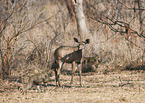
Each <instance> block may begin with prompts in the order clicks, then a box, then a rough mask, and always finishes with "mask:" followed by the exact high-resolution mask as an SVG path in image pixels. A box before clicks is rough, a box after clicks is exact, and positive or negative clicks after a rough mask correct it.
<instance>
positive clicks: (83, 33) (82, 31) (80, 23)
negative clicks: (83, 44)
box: [73, 0, 89, 40]
mask: <svg viewBox="0 0 145 103" xmlns="http://www.w3.org/2000/svg"><path fill="white" fill-rule="evenodd" d="M73 3H74V7H75V17H76V21H77V29H78V36H79V37H80V39H81V40H84V39H86V38H88V37H89V30H88V28H87V25H86V21H85V15H84V13H83V6H82V4H83V0H73Z"/></svg>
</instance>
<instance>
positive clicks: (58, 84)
mask: <svg viewBox="0 0 145 103" xmlns="http://www.w3.org/2000/svg"><path fill="white" fill-rule="evenodd" d="M58 64H59V68H58V69H55V79H56V85H57V86H59V87H60V85H61V84H60V80H59V75H60V70H61V69H62V66H63V64H64V63H63V62H59V63H58Z"/></svg>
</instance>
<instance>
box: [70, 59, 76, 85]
mask: <svg viewBox="0 0 145 103" xmlns="http://www.w3.org/2000/svg"><path fill="white" fill-rule="evenodd" d="M75 70H76V63H75V62H73V63H72V77H71V82H70V84H73V77H74V74H75Z"/></svg>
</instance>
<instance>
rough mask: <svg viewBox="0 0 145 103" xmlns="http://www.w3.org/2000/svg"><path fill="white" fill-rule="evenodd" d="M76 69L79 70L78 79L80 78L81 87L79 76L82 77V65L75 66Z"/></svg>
mask: <svg viewBox="0 0 145 103" xmlns="http://www.w3.org/2000/svg"><path fill="white" fill-rule="evenodd" d="M77 67H78V68H79V77H80V86H82V83H81V82H82V80H81V76H82V65H81V64H79V65H77Z"/></svg>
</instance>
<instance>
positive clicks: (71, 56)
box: [52, 38, 90, 86]
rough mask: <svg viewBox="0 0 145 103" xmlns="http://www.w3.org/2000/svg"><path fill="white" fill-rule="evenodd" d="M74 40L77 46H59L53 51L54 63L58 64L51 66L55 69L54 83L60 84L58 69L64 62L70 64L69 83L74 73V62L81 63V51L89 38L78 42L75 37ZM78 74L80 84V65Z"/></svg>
mask: <svg viewBox="0 0 145 103" xmlns="http://www.w3.org/2000/svg"><path fill="white" fill-rule="evenodd" d="M74 41H75V42H77V43H78V46H60V47H58V48H57V49H56V50H55V52H54V63H53V64H56V65H58V66H56V67H57V68H52V69H54V71H55V77H56V85H58V86H60V80H59V75H60V70H61V69H62V67H63V64H64V63H71V64H72V78H71V84H72V83H73V75H74V73H75V67H76V64H77V65H78V64H82V58H83V51H84V48H85V44H89V42H90V40H89V39H86V41H82V42H79V41H78V40H77V39H76V38H74ZM79 76H80V85H81V67H80V68H79Z"/></svg>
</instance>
